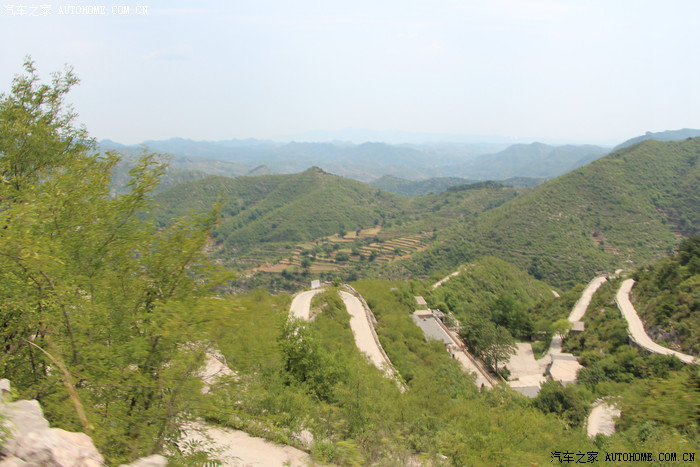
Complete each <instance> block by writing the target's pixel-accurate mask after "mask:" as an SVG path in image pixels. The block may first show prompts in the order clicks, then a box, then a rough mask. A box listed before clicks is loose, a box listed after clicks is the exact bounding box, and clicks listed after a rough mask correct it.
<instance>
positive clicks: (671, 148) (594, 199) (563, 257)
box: [408, 138, 700, 287]
mask: <svg viewBox="0 0 700 467" xmlns="http://www.w3.org/2000/svg"><path fill="white" fill-rule="evenodd" d="M698 160H700V138H696V139H691V140H686V141H680V142H669V143H660V142H656V141H646V142H643V143H640V144H638V145H636V146H632V147H629V148H624V149H621V150H619V151H616V152H615V153H613V154H610V155H608V156H606V157H604V158H602V159H599V160H597V161H595V162H592V163H591V164H589V165H587V166H586V167H582V168H580V169H577V170H575V171H573V172H571V173H569V174H566V175H564V176H562V177H559V178H556V179H554V180H550V181H548V182H546V183H544V184H542V185H540V186H538V187H536V188H533V189H532V190H531V191H530V192H529V193H527V194H525V195H523V196H522V197H519V198H516V199H514V200H513V201H511V202H509V203H506V204H504V205H503V206H500V207H498V208H497V209H493V210H491V211H490V212H487V213H484V214H483V215H481V216H479V217H478V218H476V219H472V220H470V221H467V222H463V223H460V224H459V225H458V226H457V227H456V228H455V229H454V230H453V231H451V232H450V233H449V234H446V235H444V236H443V237H441V238H439V239H438V241H437V242H436V246H434V247H433V248H430V249H428V250H427V251H426V252H425V253H422V254H421V255H419V256H417V257H416V262H414V263H413V264H409V265H408V267H409V269H410V270H413V271H415V272H421V271H428V270H433V269H436V268H455V267H456V266H457V265H458V264H460V263H464V262H468V261H470V260H472V259H474V258H476V257H479V256H483V255H494V256H497V257H500V258H501V259H504V260H506V261H509V262H512V263H514V264H516V265H518V266H519V267H521V268H523V269H526V270H527V271H528V272H529V273H530V274H532V275H533V276H535V277H536V278H539V279H544V280H546V281H548V282H550V283H552V284H556V285H558V286H563V287H569V286H571V285H573V284H575V283H577V282H581V281H584V280H587V279H589V278H590V277H592V276H594V275H595V273H596V272H597V271H610V270H615V269H617V268H618V267H620V266H628V267H629V266H632V265H634V264H641V263H644V262H646V261H650V260H652V259H654V258H656V257H658V256H659V255H663V254H666V253H668V252H669V251H671V249H672V248H673V247H674V246H675V245H676V244H677V241H678V236H681V235H692V234H695V233H697V232H698V229H699V228H700V227H699V226H700V211H699V210H698V209H697V206H698V205H700V165H699V164H698Z"/></svg>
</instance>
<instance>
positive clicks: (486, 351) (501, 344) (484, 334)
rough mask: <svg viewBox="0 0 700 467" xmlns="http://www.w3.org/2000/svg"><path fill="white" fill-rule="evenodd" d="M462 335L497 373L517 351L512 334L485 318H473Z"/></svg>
mask: <svg viewBox="0 0 700 467" xmlns="http://www.w3.org/2000/svg"><path fill="white" fill-rule="evenodd" d="M460 334H461V336H462V338H463V339H464V340H465V341H466V342H467V344H468V345H469V347H470V348H471V350H472V351H473V352H474V353H475V354H476V355H478V356H479V357H480V358H482V359H484V361H485V362H486V363H487V364H489V365H490V366H491V367H492V368H493V369H494V370H495V371H496V372H498V371H499V366H500V364H501V363H503V362H505V361H507V360H508V359H509V358H510V356H511V355H514V354H515V352H516V351H517V347H516V345H515V339H514V338H513V336H512V335H511V334H510V332H508V330H507V329H506V328H504V327H503V326H499V325H496V324H494V323H493V321H491V320H488V319H485V318H483V319H479V318H475V317H472V319H471V320H470V321H469V322H468V323H465V325H464V326H463V327H462V330H461V332H460Z"/></svg>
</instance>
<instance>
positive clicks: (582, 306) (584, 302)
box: [569, 276, 607, 323]
mask: <svg viewBox="0 0 700 467" xmlns="http://www.w3.org/2000/svg"><path fill="white" fill-rule="evenodd" d="M606 280H607V279H605V276H598V277H596V278H594V279H593V280H592V281H590V282H589V283H588V285H587V286H586V288H585V289H583V293H581V298H579V299H578V301H577V302H576V304H575V305H574V308H573V309H572V310H571V313H570V314H569V321H571V322H572V323H573V322H574V321H581V318H583V315H584V314H586V310H587V309H588V305H590V304H591V299H592V298H593V294H594V293H595V292H596V290H598V289H599V288H600V286H601V285H603V283H604V282H606Z"/></svg>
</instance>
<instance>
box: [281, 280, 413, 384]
mask: <svg viewBox="0 0 700 467" xmlns="http://www.w3.org/2000/svg"><path fill="white" fill-rule="evenodd" d="M351 290H352V289H351ZM324 291H325V289H314V290H307V291H304V292H300V293H298V294H297V295H295V296H294V298H293V299H292V304H291V305H290V307H289V312H290V314H291V315H292V316H294V317H295V318H299V319H303V320H305V321H308V320H309V319H310V314H311V300H312V299H313V297H314V296H315V295H316V294H319V293H321V292H324ZM338 293H339V294H340V298H341V299H342V300H343V303H344V304H345V308H346V310H347V312H348V314H349V315H350V329H351V330H352V334H353V336H354V337H355V345H356V346H357V348H358V349H359V350H360V352H362V353H363V354H365V355H366V356H367V358H368V359H369V361H370V362H371V363H372V364H373V365H374V366H376V367H377V368H379V369H380V370H381V371H383V372H384V374H385V375H386V376H387V377H389V378H393V379H395V380H396V382H397V384H398V385H399V388H400V389H401V390H402V392H403V391H404V390H405V387H404V386H403V384H402V383H401V382H400V379H399V378H398V374H397V373H396V370H395V369H394V366H393V365H392V364H391V361H390V360H389V357H387V356H386V353H385V352H384V349H382V347H381V344H380V342H379V338H378V337H377V335H376V332H375V331H374V327H373V325H372V323H371V321H370V316H369V313H371V311H369V310H366V309H365V305H364V303H362V301H361V300H360V299H359V298H358V297H356V296H355V295H353V294H352V293H349V292H345V291H342V290H341V291H339V292H338Z"/></svg>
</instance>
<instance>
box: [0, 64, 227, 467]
mask: <svg viewBox="0 0 700 467" xmlns="http://www.w3.org/2000/svg"><path fill="white" fill-rule="evenodd" d="M25 73H26V74H25V75H24V76H18V77H16V78H15V80H14V82H13V85H12V91H11V92H10V94H8V95H4V94H3V95H2V96H1V98H0V174H2V179H1V180H0V225H2V226H3V228H2V229H0V270H1V271H2V273H0V307H1V308H2V309H3V314H2V317H1V318H0V336H1V338H2V341H3V342H4V345H3V350H4V351H3V352H2V354H0V374H2V376H3V377H8V378H10V379H11V380H12V381H13V384H14V386H15V387H16V388H17V389H18V391H19V392H20V395H21V396H23V397H28V398H36V399H39V401H40V402H41V403H42V406H43V407H44V409H45V412H46V414H47V416H48V417H49V418H50V419H51V420H52V421H53V422H54V423H55V424H57V425H58V426H60V427H63V428H68V429H72V430H75V429H82V430H85V431H87V432H89V433H91V434H92V435H93V439H94V440H95V443H96V444H97V445H98V447H99V448H100V449H101V451H102V452H103V453H104V454H105V456H106V457H107V458H108V460H109V461H110V462H116V463H119V462H122V461H127V460H129V459H131V458H133V457H136V456H140V455H147V454H151V453H154V452H158V451H160V450H161V449H162V448H163V446H164V445H165V444H168V443H170V442H172V441H173V440H174V439H175V437H176V436H177V434H178V424H179V423H180V419H181V417H184V416H186V414H187V413H188V410H187V407H186V405H185V401H187V400H192V399H193V398H196V397H197V395H198V390H197V389H198V387H199V385H200V383H199V382H198V380H197V379H196V378H193V376H194V375H195V374H196V373H197V371H198V368H199V366H200V364H201V359H202V356H203V349H202V348H201V347H200V346H196V345H193V344H190V343H192V342H193V341H196V340H197V338H198V335H197V333H196V332H192V331H189V329H190V328H191V324H192V323H193V322H194V321H195V320H197V319H201V317H199V316H198V314H197V312H196V311H194V312H193V310H197V306H198V305H197V304H198V300H199V299H200V298H201V297H203V296H205V295H207V294H209V293H211V290H212V287H214V286H215V285H216V284H217V283H218V282H217V278H216V274H215V271H214V269H213V266H211V265H210V264H209V263H208V261H207V260H205V259H204V257H203V247H204V245H205V243H206V240H207V238H208V235H209V233H210V231H211V228H212V226H213V225H214V221H215V220H216V218H217V215H216V213H215V212H211V213H207V214H205V215H201V216H198V217H194V218H190V219H182V220H179V221H177V222H174V223H173V224H172V225H170V226H167V227H165V228H163V229H156V228H155V227H154V226H153V225H152V224H151V223H149V222H145V221H141V220H139V218H138V217H137V214H139V213H141V212H143V211H145V210H146V209H147V208H148V205H149V193H150V192H151V191H152V190H153V188H154V187H155V186H156V185H157V183H158V180H159V178H160V176H161V175H162V174H163V171H164V167H163V165H162V164H161V163H160V162H158V160H157V159H156V158H155V157H154V156H152V155H144V156H143V157H142V158H141V160H140V161H139V162H138V163H137V164H136V166H135V167H134V169H133V170H132V171H131V180H130V182H129V184H128V192H127V193H126V194H124V195H121V196H118V197H113V196H111V194H110V190H111V172H112V170H113V169H114V167H115V165H116V164H117V162H118V160H119V158H118V157H117V156H116V155H113V154H106V155H95V154H94V151H93V149H94V148H93V146H92V142H91V140H89V139H88V138H87V133H86V131H85V130H84V129H76V128H75V127H74V126H73V120H74V118H75V114H74V113H73V112H72V111H71V110H70V109H69V108H67V107H66V106H65V104H64V101H65V96H66V94H67V93H68V91H69V90H70V89H71V87H72V86H74V85H75V84H76V83H77V79H76V78H75V77H74V76H73V74H72V71H70V70H67V71H66V72H65V73H63V74H56V75H54V78H53V81H52V84H51V85H43V84H40V83H39V80H38V78H37V74H36V70H35V67H34V64H33V62H32V61H31V60H27V62H26V63H25ZM186 329H187V330H188V331H187V332H185V331H184V330H186ZM56 367H58V369H60V371H56Z"/></svg>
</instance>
